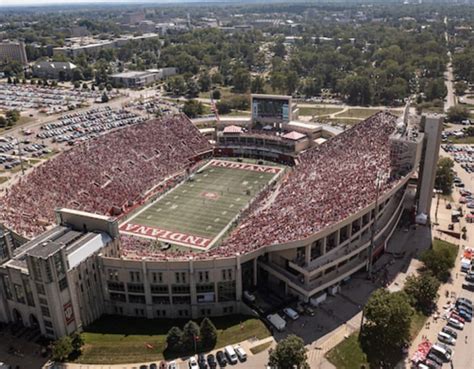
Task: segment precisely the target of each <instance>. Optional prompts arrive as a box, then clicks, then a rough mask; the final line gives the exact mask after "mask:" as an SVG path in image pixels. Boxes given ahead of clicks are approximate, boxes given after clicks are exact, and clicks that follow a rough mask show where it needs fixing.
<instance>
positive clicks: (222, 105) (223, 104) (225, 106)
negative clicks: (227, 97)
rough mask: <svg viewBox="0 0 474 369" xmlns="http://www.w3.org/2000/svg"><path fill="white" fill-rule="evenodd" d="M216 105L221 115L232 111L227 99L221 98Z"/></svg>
mask: <svg viewBox="0 0 474 369" xmlns="http://www.w3.org/2000/svg"><path fill="white" fill-rule="evenodd" d="M216 106H217V111H218V112H219V114H222V115H225V114H229V113H230V112H231V111H232V106H231V105H230V103H229V101H224V100H221V101H219V102H218V103H217V104H216Z"/></svg>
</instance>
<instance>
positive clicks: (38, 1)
mask: <svg viewBox="0 0 474 369" xmlns="http://www.w3.org/2000/svg"><path fill="white" fill-rule="evenodd" d="M146 1H149V0H145V1H143V0H137V1H136V2H140V3H143V2H146ZM184 1H185V0H157V1H155V2H156V3H167V2H173V3H179V2H184ZM120 2H126V3H133V2H134V0H0V6H2V5H3V6H4V5H31V4H35V5H43V4H45V5H51V4H62V5H64V4H77V3H96V4H97V3H120Z"/></svg>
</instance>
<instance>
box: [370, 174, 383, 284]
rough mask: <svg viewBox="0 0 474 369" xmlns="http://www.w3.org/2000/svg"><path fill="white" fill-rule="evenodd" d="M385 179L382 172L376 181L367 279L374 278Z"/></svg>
mask: <svg viewBox="0 0 474 369" xmlns="http://www.w3.org/2000/svg"><path fill="white" fill-rule="evenodd" d="M383 178H384V175H383V173H382V172H378V173H377V179H376V180H375V186H376V190H375V209H374V221H373V222H372V225H371V227H370V245H369V264H368V265H367V279H371V278H372V258H373V256H374V244H375V231H376V223H377V216H378V213H379V194H380V184H381V182H382V180H383Z"/></svg>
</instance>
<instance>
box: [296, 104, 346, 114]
mask: <svg viewBox="0 0 474 369" xmlns="http://www.w3.org/2000/svg"><path fill="white" fill-rule="evenodd" d="M341 110H342V108H333V107H324V106H321V107H315V108H306V107H304V108H300V112H299V114H300V115H329V114H334V113H337V112H339V111H341Z"/></svg>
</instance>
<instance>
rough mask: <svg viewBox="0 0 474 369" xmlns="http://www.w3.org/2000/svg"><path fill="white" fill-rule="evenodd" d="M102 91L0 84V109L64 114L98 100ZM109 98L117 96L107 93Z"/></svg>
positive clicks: (111, 92) (113, 93)
mask: <svg viewBox="0 0 474 369" xmlns="http://www.w3.org/2000/svg"><path fill="white" fill-rule="evenodd" d="M102 94H103V92H102V91H91V90H85V89H73V88H68V87H46V86H36V85H30V84H8V83H1V84H0V109H4V110H10V109H16V110H19V111H28V110H39V112H40V113H45V114H48V115H49V114H55V113H60V112H66V111H68V110H71V109H75V108H78V107H81V106H83V105H84V104H89V103H93V102H95V101H97V100H100V98H101V96H102ZM107 95H108V97H109V98H114V97H116V96H118V95H117V93H116V92H115V91H110V92H107Z"/></svg>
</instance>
